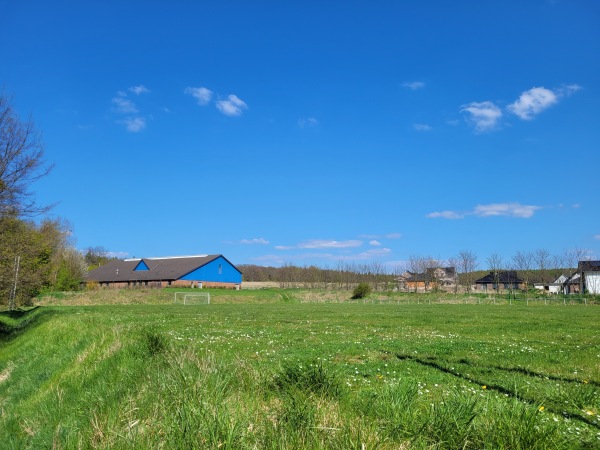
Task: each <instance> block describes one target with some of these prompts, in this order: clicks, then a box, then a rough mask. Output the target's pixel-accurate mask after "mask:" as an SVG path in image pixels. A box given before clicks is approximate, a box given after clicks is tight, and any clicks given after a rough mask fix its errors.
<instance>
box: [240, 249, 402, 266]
mask: <svg viewBox="0 0 600 450" xmlns="http://www.w3.org/2000/svg"><path fill="white" fill-rule="evenodd" d="M390 253H392V250H391V249H389V248H373V249H369V250H366V251H364V252H359V253H342V254H339V253H333V252H307V253H297V254H294V255H286V256H283V255H281V254H268V255H262V256H256V257H254V258H252V259H253V260H254V261H257V262H262V263H263V264H284V263H285V262H286V261H294V262H295V263H296V264H297V263H299V262H300V261H318V260H321V261H326V262H339V261H373V260H376V259H378V258H382V257H385V256H387V255H389V254H390Z"/></svg>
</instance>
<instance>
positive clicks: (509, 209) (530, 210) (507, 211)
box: [473, 203, 542, 219]
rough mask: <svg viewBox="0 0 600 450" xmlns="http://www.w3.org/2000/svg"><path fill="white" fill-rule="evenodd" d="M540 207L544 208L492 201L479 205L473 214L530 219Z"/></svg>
mask: <svg viewBox="0 0 600 450" xmlns="http://www.w3.org/2000/svg"><path fill="white" fill-rule="evenodd" d="M539 209H542V207H541V206H533V205H521V204H520V203H492V204H489V205H477V206H476V207H475V209H474V210H473V214H474V215H476V216H480V217H492V216H510V217H520V218H524V219H528V218H529V217H532V216H533V215H534V214H535V212H536V211H537V210H539Z"/></svg>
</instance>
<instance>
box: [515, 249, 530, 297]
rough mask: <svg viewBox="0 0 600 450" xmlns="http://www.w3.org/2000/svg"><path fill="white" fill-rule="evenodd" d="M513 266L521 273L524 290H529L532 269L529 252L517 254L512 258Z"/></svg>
mask: <svg viewBox="0 0 600 450" xmlns="http://www.w3.org/2000/svg"><path fill="white" fill-rule="evenodd" d="M512 260H513V266H514V267H515V269H516V270H518V271H519V272H520V273H521V276H522V277H523V282H524V283H525V289H526V290H527V289H529V283H530V281H531V270H532V268H533V255H532V254H531V253H530V252H520V251H519V252H517V253H515V255H514V256H513V257H512Z"/></svg>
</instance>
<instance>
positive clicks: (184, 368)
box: [0, 291, 600, 449]
mask: <svg viewBox="0 0 600 450" xmlns="http://www.w3.org/2000/svg"><path fill="white" fill-rule="evenodd" d="M215 292H217V291H215ZM242 292H243V291H242ZM242 292H239V293H232V292H223V293H222V295H223V296H226V295H227V296H239V297H236V300H235V301H236V302H242V300H243V297H242V295H249V294H243V293H242ZM284 294H285V293H284ZM117 295H126V294H117ZM254 295H260V293H258V294H257V293H255V294H254ZM284 297H285V295H283V296H282V295H281V293H278V292H276V291H275V292H273V293H269V294H268V296H267V299H266V301H268V302H271V303H269V304H260V303H246V304H240V303H235V304H232V303H224V299H225V297H221V300H222V301H223V302H222V303H219V300H218V299H219V294H218V293H217V294H215V295H213V299H214V300H215V301H216V302H215V303H213V304H211V305H210V306H208V305H198V306H179V305H172V304H158V300H157V304H151V305H144V304H131V305H105V306H85V307H83V306H81V307H77V306H74V307H43V308H38V309H37V310H36V311H34V314H36V316H37V319H36V320H35V321H33V322H32V323H31V324H30V327H29V328H28V329H27V331H26V332H23V331H21V332H19V333H16V334H14V335H11V336H9V337H7V338H5V340H4V341H0V436H3V441H2V445H3V446H4V447H6V448H39V447H50V446H52V447H54V448H155V447H160V446H163V447H164V448H216V447H225V448H236V449H238V448H344V449H346V448H362V446H363V445H364V446H365V448H383V449H387V448H390V449H391V448H451V449H454V448H511V449H517V448H522V449H529V448H564V449H573V448H593V447H596V448H597V447H598V446H599V444H600V422H599V416H598V414H599V413H600V395H599V394H600V330H599V329H598V321H597V319H598V310H597V307H596V306H593V307H587V308H586V307H584V306H574V307H564V306H563V307H561V306H558V305H557V306H548V307H545V306H533V307H532V306H529V307H525V306H514V305H513V306H512V307H511V306H508V305H506V306H504V305H503V306H493V305H444V304H434V305H429V304H400V305H397V304H383V305H382V304H362V303H361V304H331V303H328V304H322V303H320V304H317V303H311V304H299V303H293V302H292V303H283V300H282V299H284ZM169 298H172V296H169ZM276 298H279V299H280V301H279V302H275V299H276ZM288 299H289V298H288ZM166 301H167V300H165V302H166ZM0 320H3V321H4V320H5V319H0Z"/></svg>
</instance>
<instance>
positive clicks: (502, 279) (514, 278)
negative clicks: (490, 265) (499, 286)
mask: <svg viewBox="0 0 600 450" xmlns="http://www.w3.org/2000/svg"><path fill="white" fill-rule="evenodd" d="M496 282H498V283H522V282H523V280H522V279H521V278H519V276H518V275H517V272H516V271H515V270H502V271H500V272H498V276H496V274H495V273H494V272H490V273H488V274H487V275H486V276H484V277H481V278H479V279H478V280H475V283H496Z"/></svg>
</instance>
